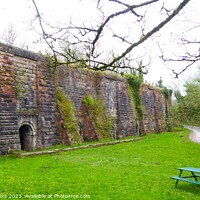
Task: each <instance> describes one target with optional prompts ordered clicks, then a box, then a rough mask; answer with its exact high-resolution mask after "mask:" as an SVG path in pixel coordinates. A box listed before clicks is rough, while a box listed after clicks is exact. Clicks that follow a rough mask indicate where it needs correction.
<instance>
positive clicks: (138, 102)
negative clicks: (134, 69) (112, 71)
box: [125, 74, 144, 121]
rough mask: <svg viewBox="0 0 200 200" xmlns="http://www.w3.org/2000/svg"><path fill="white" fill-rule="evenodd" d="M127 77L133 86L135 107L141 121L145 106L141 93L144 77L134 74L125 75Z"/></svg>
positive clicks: (131, 86)
mask: <svg viewBox="0 0 200 200" xmlns="http://www.w3.org/2000/svg"><path fill="white" fill-rule="evenodd" d="M125 78H126V80H127V82H128V84H129V86H130V88H131V93H132V96H133V101H134V105H135V109H136V112H137V118H138V120H139V121H142V120H143V115H144V111H143V106H142V97H141V93H140V88H141V85H142V78H141V77H139V76H136V75H132V74H127V75H125Z"/></svg>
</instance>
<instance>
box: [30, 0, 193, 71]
mask: <svg viewBox="0 0 200 200" xmlns="http://www.w3.org/2000/svg"><path fill="white" fill-rule="evenodd" d="M109 1H110V2H113V3H117V4H118V5H121V6H122V7H123V9H122V10H121V11H117V12H114V13H112V14H108V15H107V16H105V15H104V12H103V10H101V9H102V7H101V6H100V4H101V1H100V0H98V2H97V8H98V10H99V12H100V13H101V14H102V21H101V23H100V24H95V25H92V24H91V26H88V25H85V24H83V26H80V25H78V26H77V25H73V24H72V23H70V25H68V26H66V27H62V28H61V27H55V26H52V25H51V24H49V23H46V22H45V21H44V20H43V19H42V16H41V14H40V12H39V9H38V8H37V5H36V3H35V0H32V2H33V4H34V7H35V10H36V13H37V18H38V20H39V24H40V27H41V31H42V36H43V39H44V40H45V42H46V43H47V45H48V47H49V48H50V49H51V50H52V52H53V56H54V57H55V59H54V60H55V64H57V65H58V64H61V63H66V64H75V63H79V64H81V65H82V66H83V67H87V68H92V69H94V70H112V71H117V69H118V68H120V69H135V67H134V66H132V64H131V63H132V62H133V60H132V59H130V56H129V55H130V53H131V51H132V50H133V49H135V48H137V47H139V46H141V44H143V43H144V42H145V41H146V40H148V39H149V38H151V37H152V36H153V35H154V34H155V33H157V32H158V31H159V30H160V29H162V28H163V27H164V26H165V25H166V24H168V23H169V22H170V21H171V20H172V19H173V18H174V17H175V16H176V15H178V14H179V12H180V11H181V10H182V9H183V8H184V7H185V6H186V5H187V4H188V2H189V1H190V0H182V2H181V3H180V4H179V5H178V6H177V8H175V9H174V10H168V9H166V8H165V7H164V4H163V5H161V6H162V7H161V10H164V11H165V15H166V18H165V19H164V20H163V21H161V22H160V23H158V24H157V26H155V27H153V28H152V29H151V30H150V31H148V32H147V33H146V34H145V26H144V27H142V26H141V23H140V21H141V20H142V23H143V24H144V23H145V22H146V21H145V19H144V18H145V17H146V16H145V14H144V13H143V14H138V11H139V10H138V8H140V11H141V8H146V6H149V5H151V4H154V3H156V2H160V0H150V1H146V2H143V3H140V4H137V5H129V4H127V3H124V1H120V0H109ZM144 10H145V9H143V11H144ZM126 14H131V16H132V21H133V19H136V20H135V21H134V23H138V25H139V27H140V29H141V30H142V31H141V37H140V38H139V39H138V40H137V41H135V42H133V41H131V39H130V37H127V36H124V35H122V36H121V35H120V34H118V33H117V32H115V31H114V30H112V28H110V27H109V26H110V24H111V21H112V20H114V19H115V18H118V17H120V16H123V15H126ZM44 23H45V25H48V26H49V27H51V28H52V29H55V30H56V31H54V32H53V33H52V34H50V33H47V32H46V31H45V28H44ZM139 23H140V24H139ZM108 29H110V30H111V32H112V33H113V37H114V38H117V39H119V40H121V41H122V42H124V43H125V44H126V45H127V46H128V47H127V48H126V49H125V50H124V51H123V52H122V53H121V54H120V55H117V56H116V55H113V56H112V59H110V60H109V61H108V60H107V61H106V60H105V58H102V56H101V53H100V52H99V49H98V44H99V43H100V41H101V37H102V36H103V34H104V33H105V32H106V30H108ZM57 40H59V41H61V42H62V41H63V42H64V41H67V42H69V43H68V46H67V47H66V46H64V47H63V49H65V50H64V52H63V51H60V50H57V49H56V48H55V46H54V42H56V41H57ZM185 42H186V41H185ZM64 45H65V44H64ZM79 45H80V46H79ZM77 47H81V48H80V50H79V51H77V50H76V48H77ZM80 51H81V53H80ZM77 53H78V54H79V55H76V54H77ZM58 56H59V57H62V58H63V59H62V61H59V60H58ZM188 67H189V65H188Z"/></svg>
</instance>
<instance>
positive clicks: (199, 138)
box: [185, 126, 200, 144]
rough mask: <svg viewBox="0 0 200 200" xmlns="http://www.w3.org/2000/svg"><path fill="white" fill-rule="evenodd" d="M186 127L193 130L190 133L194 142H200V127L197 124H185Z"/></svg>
mask: <svg viewBox="0 0 200 200" xmlns="http://www.w3.org/2000/svg"><path fill="white" fill-rule="evenodd" d="M185 128H187V129H190V130H191V131H192V132H191V133H190V135H189V139H190V140H191V141H193V142H196V143H199V144H200V127H197V126H185Z"/></svg>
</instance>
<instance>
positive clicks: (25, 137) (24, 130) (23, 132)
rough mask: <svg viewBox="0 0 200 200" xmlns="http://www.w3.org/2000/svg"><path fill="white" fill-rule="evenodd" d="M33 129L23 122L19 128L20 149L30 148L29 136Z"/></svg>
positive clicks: (27, 149)
mask: <svg viewBox="0 0 200 200" xmlns="http://www.w3.org/2000/svg"><path fill="white" fill-rule="evenodd" d="M32 133H33V130H32V128H31V126H29V125H27V124H24V125H22V126H21V127H20V128H19V136H20V143H21V150H25V151H29V150H31V149H32V145H31V136H32Z"/></svg>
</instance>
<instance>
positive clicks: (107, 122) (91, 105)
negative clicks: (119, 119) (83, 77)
mask: <svg viewBox="0 0 200 200" xmlns="http://www.w3.org/2000/svg"><path fill="white" fill-rule="evenodd" d="M83 103H85V105H86V106H87V108H88V109H89V111H90V114H91V120H92V121H93V123H94V124H95V128H96V131H97V135H98V138H99V139H102V138H111V137H112V127H113V123H112V119H111V118H110V117H107V116H106V114H105V109H104V104H103V101H102V100H101V99H100V98H93V97H92V96H91V95H88V96H86V97H85V98H84V99H83Z"/></svg>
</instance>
